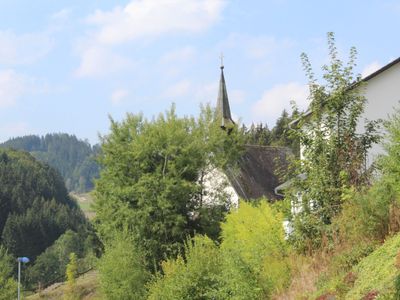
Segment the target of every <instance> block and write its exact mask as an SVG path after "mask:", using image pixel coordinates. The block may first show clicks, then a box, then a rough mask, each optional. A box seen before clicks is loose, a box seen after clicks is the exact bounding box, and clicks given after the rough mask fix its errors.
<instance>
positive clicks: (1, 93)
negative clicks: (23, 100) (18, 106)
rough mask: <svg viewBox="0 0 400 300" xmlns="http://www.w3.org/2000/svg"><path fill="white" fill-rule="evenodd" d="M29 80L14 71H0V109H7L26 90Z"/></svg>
mask: <svg viewBox="0 0 400 300" xmlns="http://www.w3.org/2000/svg"><path fill="white" fill-rule="evenodd" d="M27 85H29V79H28V78H26V77H25V76H23V75H20V74H17V73H16V72H15V71H14V70H3V71H0V107H9V106H12V105H14V104H15V103H16V101H17V99H18V98H19V97H21V96H22V95H23V94H25V93H26V92H27V90H28V87H27Z"/></svg>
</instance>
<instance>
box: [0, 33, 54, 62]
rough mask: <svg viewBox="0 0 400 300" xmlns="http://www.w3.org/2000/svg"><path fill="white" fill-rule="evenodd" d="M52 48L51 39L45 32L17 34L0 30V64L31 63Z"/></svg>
mask: <svg viewBox="0 0 400 300" xmlns="http://www.w3.org/2000/svg"><path fill="white" fill-rule="evenodd" d="M52 48H53V41H52V40H51V38H50V37H49V36H48V35H47V34H45V33H28V34H22V35H17V34H15V33H14V32H12V31H0V64H4V65H21V64H31V63H34V62H36V61H37V60H39V59H40V58H42V57H44V56H46V55H47V54H48V53H49V52H50V50H51V49H52Z"/></svg>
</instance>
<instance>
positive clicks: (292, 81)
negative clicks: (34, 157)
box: [0, 0, 400, 144]
mask: <svg viewBox="0 0 400 300" xmlns="http://www.w3.org/2000/svg"><path fill="white" fill-rule="evenodd" d="M399 28H400V1H392V0H387V1H386V0H379V1H378V0H364V1H358V0H347V1H343V0H335V1H333V0H326V1H320V0H319V1H314V0H309V1H300V0H247V1H244V0H130V1H115V0H114V1H105V0H93V1H91V0H85V1H82V0H68V1H65V0H58V1H54V0H35V1H28V0H25V1H22V0H0V142H2V141H5V140H7V139H9V138H11V137H16V136H22V135H28V134H38V135H44V134H46V133H60V132H65V133H69V134H75V135H76V136H77V137H78V138H80V139H87V140H88V141H90V142H91V143H92V144H93V143H97V142H98V141H99V136H104V135H106V134H107V133H109V126H110V117H111V118H113V119H114V120H117V121H121V120H123V119H124V118H125V116H126V114H127V113H134V114H137V113H143V115H144V116H146V117H147V118H152V117H153V116H156V115H158V114H159V113H162V112H164V111H166V110H168V109H169V108H170V107H171V104H172V103H175V105H176V111H177V113H178V114H179V115H181V116H183V115H194V116H196V115H198V113H199V111H200V105H201V104H206V103H209V104H211V105H215V104H216V99H217V94H218V82H219V77H220V69H219V67H220V56H221V53H223V57H224V66H225V69H224V72H225V79H226V84H227V90H228V96H229V100H230V106H231V110H232V115H233V117H234V119H235V120H239V122H242V123H244V124H247V125H249V124H251V123H253V122H254V123H259V122H262V123H264V124H265V123H266V124H267V125H268V126H269V127H270V128H271V127H273V126H274V124H275V121H276V119H277V118H278V117H279V115H280V114H281V112H282V110H283V109H284V108H286V109H288V110H290V107H291V105H290V101H291V100H294V101H295V102H296V103H297V105H298V106H299V108H300V109H306V107H307V103H308V100H307V79H306V76H305V73H304V71H303V68H302V64H301V60H300V54H301V53H302V52H305V53H307V55H308V56H309V58H310V60H311V63H312V65H313V68H314V71H315V73H317V74H319V73H320V71H321V66H322V65H323V64H325V63H327V62H328V54H327V43H326V35H327V32H334V33H335V37H336V43H337V46H338V49H339V51H340V53H341V55H342V57H343V59H344V60H346V58H347V57H348V52H349V49H350V47H351V46H355V47H356V48H357V50H358V59H357V69H356V71H357V72H358V73H360V74H363V75H367V74H369V73H371V72H373V71H375V70H377V69H378V68H380V67H382V66H384V65H386V64H387V63H389V62H390V61H392V60H394V59H396V58H398V57H399V56H400V39H399V33H398V29H399Z"/></svg>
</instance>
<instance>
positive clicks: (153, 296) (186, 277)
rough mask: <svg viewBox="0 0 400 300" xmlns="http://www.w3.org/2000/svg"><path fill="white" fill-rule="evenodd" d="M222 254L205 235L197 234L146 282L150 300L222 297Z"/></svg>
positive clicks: (194, 299)
mask: <svg viewBox="0 0 400 300" xmlns="http://www.w3.org/2000/svg"><path fill="white" fill-rule="evenodd" d="M221 259H222V257H221V255H220V253H219V249H218V247H217V246H216V245H215V243H214V242H213V241H212V240H211V239H209V238H208V237H206V236H200V235H199V236H196V237H194V238H193V239H192V240H188V241H187V242H186V245H185V260H184V258H183V257H182V256H178V258H177V259H169V260H167V261H164V262H163V263H162V271H163V273H164V275H161V274H159V275H158V276H157V277H156V278H155V279H154V281H153V282H152V283H151V284H150V285H149V298H148V299H149V300H158V299H166V300H168V299H171V300H175V299H193V300H196V299H223V298H221V296H220V294H219V291H220V284H221V278H220V274H221V272H222V261H221Z"/></svg>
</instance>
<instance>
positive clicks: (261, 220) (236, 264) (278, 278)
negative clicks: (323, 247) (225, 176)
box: [221, 199, 290, 299]
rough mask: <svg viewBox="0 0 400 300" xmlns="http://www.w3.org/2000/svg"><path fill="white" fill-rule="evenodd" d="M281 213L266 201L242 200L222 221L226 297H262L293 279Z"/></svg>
mask: <svg viewBox="0 0 400 300" xmlns="http://www.w3.org/2000/svg"><path fill="white" fill-rule="evenodd" d="M282 221H283V218H282V215H281V214H280V213H277V212H276V211H274V210H273V209H272V208H271V207H270V206H269V205H268V204H267V201H266V200H265V199H264V200H261V201H260V202H259V204H258V205H255V206H252V205H251V204H249V203H246V202H241V203H240V206H239V209H238V210H237V211H232V212H231V213H230V214H229V215H228V216H227V218H226V222H225V223H223V224H222V243H221V251H222V255H223V257H224V258H225V259H226V266H225V268H224V270H223V274H224V276H223V278H224V281H225V287H224V289H225V293H226V296H227V298H230V299H231V298H233V299H259V298H260V297H263V298H265V297H269V296H270V295H271V294H272V293H274V292H277V291H279V290H282V289H284V288H285V287H286V286H287V284H288V283H289V280H290V269H289V264H288V254H289V249H288V245H287V244H286V242H285V240H284V230H283V225H282Z"/></svg>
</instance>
